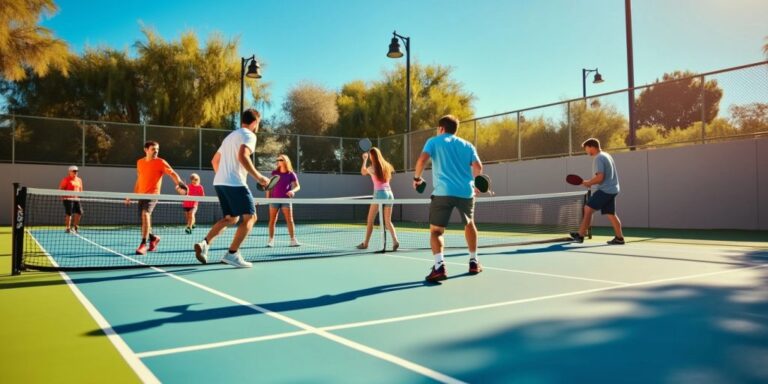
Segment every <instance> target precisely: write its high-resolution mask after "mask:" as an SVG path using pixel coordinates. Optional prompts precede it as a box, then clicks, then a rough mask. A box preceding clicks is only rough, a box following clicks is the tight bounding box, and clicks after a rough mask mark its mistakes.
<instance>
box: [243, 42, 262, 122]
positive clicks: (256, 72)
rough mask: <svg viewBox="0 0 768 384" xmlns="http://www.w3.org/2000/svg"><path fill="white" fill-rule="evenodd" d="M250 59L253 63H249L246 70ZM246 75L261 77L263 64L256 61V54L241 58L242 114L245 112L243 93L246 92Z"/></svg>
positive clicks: (254, 77)
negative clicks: (246, 68) (246, 67)
mask: <svg viewBox="0 0 768 384" xmlns="http://www.w3.org/2000/svg"><path fill="white" fill-rule="evenodd" d="M249 61H250V62H251V64H250V65H248V71H247V72H246V70H245V66H246V65H247V64H248V62H249ZM246 77H249V78H251V79H261V66H260V65H259V62H258V61H256V55H253V56H251V57H248V58H245V57H241V58H240V114H242V113H243V95H244V94H245V78H246Z"/></svg>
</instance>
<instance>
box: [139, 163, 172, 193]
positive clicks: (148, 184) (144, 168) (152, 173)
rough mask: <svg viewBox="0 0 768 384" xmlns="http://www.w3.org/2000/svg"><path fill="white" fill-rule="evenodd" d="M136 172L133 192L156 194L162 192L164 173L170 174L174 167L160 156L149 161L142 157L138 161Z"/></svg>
mask: <svg viewBox="0 0 768 384" xmlns="http://www.w3.org/2000/svg"><path fill="white" fill-rule="evenodd" d="M136 173H137V179H136V186H135V187H134V189H133V192H134V193H146V194H152V195H156V194H159V193H160V187H162V185H163V174H166V175H170V174H171V173H173V168H171V166H170V165H169V164H168V162H167V161H165V160H163V159H161V158H159V157H158V158H156V159H152V160H149V161H147V160H146V159H144V158H141V159H139V160H138V161H137V162H136Z"/></svg>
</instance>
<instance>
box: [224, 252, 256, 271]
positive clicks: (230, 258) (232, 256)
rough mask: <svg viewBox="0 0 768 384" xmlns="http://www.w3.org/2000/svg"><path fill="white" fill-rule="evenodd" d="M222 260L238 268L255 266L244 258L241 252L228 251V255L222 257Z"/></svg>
mask: <svg viewBox="0 0 768 384" xmlns="http://www.w3.org/2000/svg"><path fill="white" fill-rule="evenodd" d="M221 262H222V263H225V264H229V265H231V266H233V267H238V268H250V267H252V266H253V264H251V263H249V262H247V261H245V260H243V257H242V256H240V252H235V253H229V252H227V255H226V256H224V257H223V258H222V259H221Z"/></svg>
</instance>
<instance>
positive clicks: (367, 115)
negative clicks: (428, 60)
mask: <svg viewBox="0 0 768 384" xmlns="http://www.w3.org/2000/svg"><path fill="white" fill-rule="evenodd" d="M451 73H452V69H451V68H450V67H444V66H440V65H435V66H432V65H427V66H423V65H420V64H418V63H414V64H411V94H412V97H411V114H412V117H411V130H412V131H417V130H419V129H423V128H427V127H434V126H435V125H436V124H437V120H438V119H439V118H440V117H441V116H443V115H446V114H449V113H450V114H453V115H456V116H458V117H459V119H466V118H469V117H470V116H472V114H473V110H472V100H473V96H472V95H471V94H470V93H468V92H466V91H464V90H463V88H462V86H461V84H460V83H459V82H457V81H456V80H453V79H452V78H451ZM405 75H406V68H405V66H403V65H399V66H398V67H397V68H395V69H394V70H392V71H389V72H385V73H384V80H382V81H377V82H373V83H371V84H365V83H364V82H362V81H352V82H350V83H347V84H345V85H344V86H343V87H342V89H341V92H340V95H339V97H338V101H337V103H338V109H339V122H338V126H337V128H336V134H337V135H340V136H345V137H385V136H389V135H393V134H396V133H403V132H405V130H406V108H405V102H406V93H405V89H406V76H405Z"/></svg>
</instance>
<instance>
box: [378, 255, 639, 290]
mask: <svg viewBox="0 0 768 384" xmlns="http://www.w3.org/2000/svg"><path fill="white" fill-rule="evenodd" d="M385 255H386V256H388V257H395V258H400V259H409V260H420V261H430V260H428V259H425V258H419V257H412V256H400V255H392V254H388V253H385ZM430 262H432V261H430ZM445 263H446V264H450V265H462V266H467V264H466V263H458V262H452V261H445ZM483 269H490V270H494V271H505V272H514V273H521V274H525V275H537V276H546V277H555V278H559V279H569V280H583V281H590V282H593V283H604V284H613V285H624V284H629V283H627V282H626V281H612V280H601V279H590V278H588V277H577V276H568V275H558V274H554V273H543V272H531V271H523V270H519V269H507V268H498V267H488V266H486V265H483Z"/></svg>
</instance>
